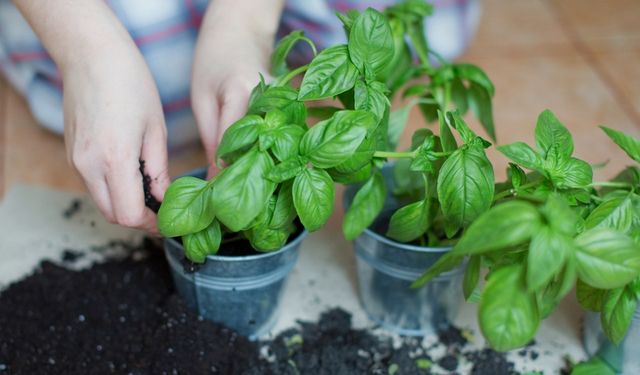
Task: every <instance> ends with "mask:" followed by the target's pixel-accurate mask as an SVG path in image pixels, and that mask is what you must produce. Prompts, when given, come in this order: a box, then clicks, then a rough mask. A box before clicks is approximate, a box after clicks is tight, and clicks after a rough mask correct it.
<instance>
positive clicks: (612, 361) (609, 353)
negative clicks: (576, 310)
mask: <svg viewBox="0 0 640 375" xmlns="http://www.w3.org/2000/svg"><path fill="white" fill-rule="evenodd" d="M582 342H583V345H584V348H585V351H586V352H587V354H588V355H589V357H591V356H594V355H595V356H598V357H599V358H600V359H602V360H603V361H604V362H606V363H607V364H608V365H609V367H611V368H612V369H613V370H614V371H615V372H616V373H617V374H622V375H638V374H640V304H638V307H637V308H636V312H635V313H634V315H633V318H632V320H631V326H630V327H629V330H628V331H627V335H626V336H625V337H624V339H623V340H622V341H621V342H620V344H619V345H615V344H614V343H612V342H611V341H609V339H608V338H607V337H606V336H605V334H604V332H603V331H602V326H601V324H600V314H598V313H595V312H587V313H586V315H585V318H584V322H583V326H582Z"/></svg>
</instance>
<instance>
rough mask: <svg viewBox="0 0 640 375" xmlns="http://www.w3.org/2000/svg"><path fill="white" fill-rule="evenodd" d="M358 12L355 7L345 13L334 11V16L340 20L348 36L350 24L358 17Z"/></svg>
mask: <svg viewBox="0 0 640 375" xmlns="http://www.w3.org/2000/svg"><path fill="white" fill-rule="evenodd" d="M359 15H360V12H359V11H358V10H356V9H349V10H348V11H347V12H346V13H344V14H343V13H340V12H336V16H338V18H339V19H340V21H342V25H343V26H344V30H345V31H346V33H347V36H349V31H350V30H351V26H353V22H354V21H355V20H356V18H358V16H359Z"/></svg>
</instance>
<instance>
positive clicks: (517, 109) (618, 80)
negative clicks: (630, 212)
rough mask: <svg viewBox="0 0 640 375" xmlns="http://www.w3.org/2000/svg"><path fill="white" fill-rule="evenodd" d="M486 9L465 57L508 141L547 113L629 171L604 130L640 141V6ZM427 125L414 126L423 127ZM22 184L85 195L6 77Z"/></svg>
mask: <svg viewBox="0 0 640 375" xmlns="http://www.w3.org/2000/svg"><path fill="white" fill-rule="evenodd" d="M483 11H484V15H483V18H482V22H481V25H480V29H479V31H478V34H477V36H476V39H475V41H474V42H473V45H472V47H471V48H470V50H469V51H468V52H467V54H466V55H465V56H463V58H462V59H461V60H464V61H468V62H472V63H476V64H478V65H480V66H482V67H483V68H484V69H485V70H486V71H487V72H488V74H489V76H490V77H491V78H492V79H493V81H494V83H495V85H496V97H495V102H494V103H495V104H494V105H495V108H494V112H495V118H496V126H497V128H498V140H499V143H508V142H512V141H515V140H524V141H526V142H532V141H533V128H534V125H535V119H536V117H537V115H538V113H539V112H541V111H542V110H543V109H544V108H550V109H552V110H553V111H554V112H555V113H556V114H557V115H558V117H559V118H560V119H561V120H562V121H563V122H564V123H565V124H566V125H567V126H568V127H569V128H570V129H571V130H572V132H573V133H574V135H575V143H576V154H577V155H578V156H579V157H582V158H584V159H586V160H587V161H589V162H592V163H599V162H602V161H605V160H610V163H609V166H608V168H607V169H605V170H600V171H597V172H596V176H597V177H598V178H606V177H610V176H611V175H612V174H613V173H614V172H615V171H617V170H618V169H619V168H621V167H622V166H624V165H625V164H627V163H628V159H627V158H626V156H625V155H624V154H623V153H622V152H621V151H618V149H617V148H616V146H615V145H614V144H613V143H612V142H610V141H608V140H607V139H606V138H605V137H604V135H603V134H601V131H600V130H599V129H598V128H597V125H599V124H606V125H608V126H610V127H613V128H616V129H620V130H623V131H627V132H629V133H631V134H632V135H634V136H636V137H637V136H640V1H638V0H485V1H484V5H483ZM418 118H419V117H418V115H417V113H415V114H414V116H412V119H413V121H412V125H411V126H414V127H415V126H420V122H419V120H418ZM491 157H492V158H494V160H498V161H500V160H501V161H504V159H501V156H499V155H497V154H496V153H492V155H491ZM203 163H204V157H203V153H202V152H201V150H199V149H194V150H192V151H189V152H188V153H184V154H182V155H179V156H177V157H176V158H174V159H173V160H172V161H171V172H172V173H173V174H177V173H180V172H182V171H185V170H188V169H190V168H191V167H194V166H198V165H202V164H203ZM497 172H498V173H497V174H498V176H503V175H504V173H503V172H502V171H497ZM16 182H27V183H33V184H40V185H48V186H51V187H56V188H62V189H68V190H76V191H83V190H84V187H83V185H82V182H81V180H80V179H79V178H78V177H77V176H76V174H75V173H74V172H73V171H72V169H71V168H70V167H68V166H67V163H66V158H65V152H64V146H63V142H62V139H61V138H59V137H58V136H56V135H53V134H51V133H49V132H47V131H46V130H43V129H41V128H39V127H38V126H37V125H36V124H35V122H34V120H33V119H32V117H31V115H30V114H29V110H28V108H27V106H26V104H25V102H24V101H23V100H21V99H20V98H19V97H18V96H17V95H16V94H15V93H14V92H13V91H12V90H11V89H10V88H9V87H8V85H7V84H6V83H5V82H2V81H1V80H0V194H3V193H4V192H6V191H7V190H8V189H9V188H10V187H11V185H12V184H14V183H16Z"/></svg>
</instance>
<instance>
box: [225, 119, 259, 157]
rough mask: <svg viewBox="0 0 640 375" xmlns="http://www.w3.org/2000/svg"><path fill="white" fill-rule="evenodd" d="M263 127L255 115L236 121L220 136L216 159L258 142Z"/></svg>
mask: <svg viewBox="0 0 640 375" xmlns="http://www.w3.org/2000/svg"><path fill="white" fill-rule="evenodd" d="M263 125H264V119H263V118H262V117H260V116H257V115H247V116H245V117H243V118H241V119H240V120H238V121H236V122H235V123H234V124H233V125H231V126H230V127H229V129H227V130H226V131H225V132H224V134H223V135H222V141H220V145H219V146H218V151H217V152H218V154H217V157H218V159H222V158H224V156H225V155H228V154H230V153H232V152H234V151H236V150H239V149H241V148H244V147H247V146H250V145H252V144H254V143H255V141H257V140H258V134H259V133H260V129H261V127H262V126H263Z"/></svg>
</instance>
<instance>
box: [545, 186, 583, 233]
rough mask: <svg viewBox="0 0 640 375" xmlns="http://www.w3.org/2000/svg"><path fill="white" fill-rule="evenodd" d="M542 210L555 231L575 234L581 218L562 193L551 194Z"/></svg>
mask: <svg viewBox="0 0 640 375" xmlns="http://www.w3.org/2000/svg"><path fill="white" fill-rule="evenodd" d="M540 211H541V212H542V213H543V215H544V217H545V219H546V220H547V222H548V223H549V225H550V226H551V228H553V230H554V231H556V232H558V233H561V234H564V235H567V236H569V237H574V236H575V234H576V232H577V231H578V224H579V222H580V220H581V219H580V217H579V216H578V214H577V213H576V212H575V211H574V210H572V209H571V207H569V205H568V204H567V201H566V199H564V198H563V197H562V196H561V195H559V194H557V193H551V194H549V196H548V197H547V202H546V203H545V204H544V205H543V206H542V207H541V208H540Z"/></svg>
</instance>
